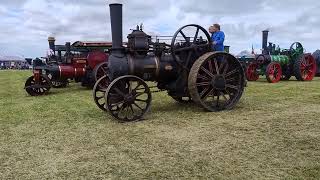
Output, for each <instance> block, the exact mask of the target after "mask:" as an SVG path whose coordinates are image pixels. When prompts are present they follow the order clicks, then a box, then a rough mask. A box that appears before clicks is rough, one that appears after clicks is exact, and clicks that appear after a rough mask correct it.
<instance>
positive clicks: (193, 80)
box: [188, 52, 245, 111]
mask: <svg viewBox="0 0 320 180" xmlns="http://www.w3.org/2000/svg"><path fill="white" fill-rule="evenodd" d="M244 85H245V75H244V71H243V68H242V66H241V64H240V62H239V61H238V60H237V59H236V58H235V57H234V56H232V55H231V54H228V53H224V52H209V53H206V54H204V55H203V56H201V57H200V58H199V59H198V60H197V61H196V62H195V63H194V64H193V66H192V68H191V71H190V74H189V79H188V88H189V92H190V95H191V98H192V100H193V101H194V102H195V103H197V104H199V105H200V106H202V107H203V108H204V109H206V110H208V111H221V110H228V109H232V108H233V107H234V106H235V105H236V104H237V103H238V101H239V100H240V98H241V96H242V93H243V91H244Z"/></svg>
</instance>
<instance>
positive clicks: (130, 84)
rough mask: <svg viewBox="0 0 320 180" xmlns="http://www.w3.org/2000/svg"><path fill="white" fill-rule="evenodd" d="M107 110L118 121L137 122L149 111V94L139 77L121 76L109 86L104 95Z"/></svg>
mask: <svg viewBox="0 0 320 180" xmlns="http://www.w3.org/2000/svg"><path fill="white" fill-rule="evenodd" d="M105 98H106V101H107V109H108V111H109V112H110V113H111V115H112V116H113V117H115V118H116V119H118V120H119V121H123V122H129V121H135V120H139V119H141V118H142V117H143V115H144V114H145V113H147V112H148V111H149V109H150V104H151V92H150V88H149V87H148V85H147V84H146V83H145V82H144V81H143V80H142V79H140V78H139V77H136V76H131V75H126V76H121V77H119V78H117V79H115V80H114V81H112V82H111V84H110V85H109V87H108V89H107V91H106V95H105Z"/></svg>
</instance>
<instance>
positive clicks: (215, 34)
mask: <svg viewBox="0 0 320 180" xmlns="http://www.w3.org/2000/svg"><path fill="white" fill-rule="evenodd" d="M209 32H210V33H211V34H212V36H211V39H212V49H213V51H224V45H223V42H224V37H225V36H224V32H222V31H220V25H219V24H214V25H212V26H210V28H209Z"/></svg>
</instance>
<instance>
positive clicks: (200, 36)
mask: <svg viewBox="0 0 320 180" xmlns="http://www.w3.org/2000/svg"><path fill="white" fill-rule="evenodd" d="M211 42H212V41H211V38H210V35H209V34H208V32H207V31H206V30H205V29H204V28H203V27H201V26H199V25H196V24H189V25H186V26H183V27H181V28H180V29H178V30H177V32H176V33H175V34H174V35H173V38H172V41H171V54H172V57H173V59H174V61H175V62H176V63H177V64H178V65H179V66H180V67H183V68H184V69H188V70H189V69H190V67H189V66H190V65H191V64H192V63H193V62H192V60H196V59H198V58H199V57H200V56H201V55H203V54H204V53H206V52H208V51H210V49H211V45H212V43H211Z"/></svg>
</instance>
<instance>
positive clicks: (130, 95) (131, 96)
mask: <svg viewBox="0 0 320 180" xmlns="http://www.w3.org/2000/svg"><path fill="white" fill-rule="evenodd" d="M124 100H125V102H128V103H130V104H132V103H133V102H134V100H135V96H134V95H133V94H128V95H127V96H126V97H125V98H124Z"/></svg>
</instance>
